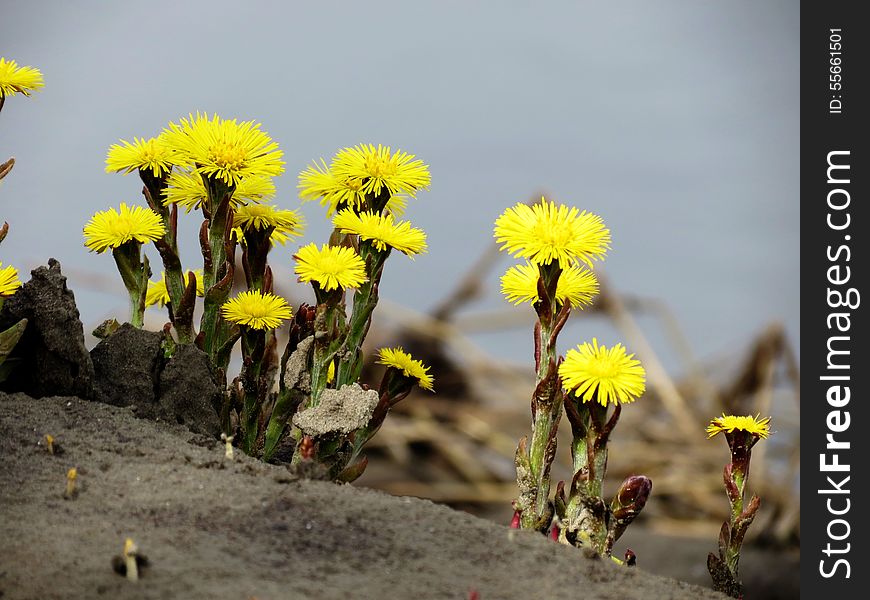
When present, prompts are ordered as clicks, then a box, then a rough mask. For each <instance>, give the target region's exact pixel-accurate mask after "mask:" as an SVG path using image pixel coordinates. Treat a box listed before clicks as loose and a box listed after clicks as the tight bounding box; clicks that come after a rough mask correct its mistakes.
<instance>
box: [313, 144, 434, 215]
mask: <svg viewBox="0 0 870 600" xmlns="http://www.w3.org/2000/svg"><path fill="white" fill-rule="evenodd" d="M430 181H431V176H430V175H429V167H427V166H426V165H425V164H424V163H423V161H421V160H415V158H414V156H413V155H411V154H407V153H405V152H402V151H401V150H399V151H397V152H395V153H393V152H391V150H390V148H389V147H384V146H378V147H377V148H375V147H374V146H372V145H370V144H360V145H358V146H354V147H353V148H344V149H343V150H340V151H339V152H338V153H336V155H335V156H334V157H333V159H332V163H331V164H330V165H329V166H327V164H326V161H324V160H323V159H320V161H319V162H318V161H315V162H314V163H312V164H311V165H309V166H308V168H306V169H305V170H304V171H302V172H301V173H300V174H299V196H300V198H302V199H303V200H305V201H307V200H320V203H321V204H322V205H324V206H328V207H329V214H332V213H334V212H336V211H338V210H341V209H343V208H352V209H354V210H355V211H356V212H360V211H363V210H365V209H366V208H367V206H366V200H367V195H378V194H380V192H381V190H382V189H383V188H387V190H388V191H389V193H390V200H389V201H388V202H387V206H386V210H388V211H389V212H390V213H392V214H395V215H401V214H402V213H403V212H404V210H405V206H406V205H407V199H406V197H405V196H404V195H405V194H407V195H409V196H411V197H414V196H415V194H416V193H417V190H419V189H425V188H428V187H429V184H430Z"/></svg>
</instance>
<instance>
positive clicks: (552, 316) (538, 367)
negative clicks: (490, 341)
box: [493, 198, 652, 556]
mask: <svg viewBox="0 0 870 600" xmlns="http://www.w3.org/2000/svg"><path fill="white" fill-rule="evenodd" d="M493 235H494V237H495V239H496V242H498V243H499V244H500V245H501V249H502V250H505V251H507V252H508V253H509V254H511V255H512V256H515V257H517V258H520V259H524V262H522V263H520V264H518V265H515V266H513V267H510V268H509V269H508V270H507V272H506V273H505V274H504V275H503V276H502V278H501V289H502V293H503V294H504V295H505V298H507V300H508V301H509V302H511V303H513V304H524V303H529V304H531V305H532V306H533V308H534V310H535V313H536V314H537V317H538V322H537V324H536V326H535V371H536V385H535V391H534V393H533V397H532V407H533V408H532V412H533V421H532V433H531V438H530V439H529V438H523V439H522V440H520V443H519V447H518V449H517V454H516V467H517V486H518V488H519V497H518V498H517V500H516V501H515V502H514V509H515V511H516V514H515V519H514V520H515V522H516V523H517V525H518V526H520V527H523V528H527V529H534V530H537V531H541V532H547V531H549V530H550V529H551V527H552V528H554V529H553V534H554V535H556V536H557V537H558V539H559V540H560V541H561V542H563V543H566V544H572V545H578V546H579V545H586V546H588V547H591V548H592V549H593V550H595V551H596V552H598V553H600V554H602V555H608V556H609V555H610V553H611V550H612V548H613V543H614V542H615V541H616V539H617V538H618V537H619V536H620V535H621V534H622V532H623V531H624V530H625V527H627V525H628V524H629V523H630V522H631V521H632V520H633V519H634V517H635V516H636V515H637V514H638V513H639V512H640V510H641V509H642V508H643V506H644V504H645V503H646V500H647V498H648V497H649V494H650V492H651V490H652V482H651V481H650V480H649V479H648V478H646V477H644V476H634V477H632V478H629V479H627V480H626V481H625V482H623V485H622V486H621V487H620V490H619V491H618V492H617V495H616V496H615V498H614V500H613V503H612V504H611V505H607V504H606V503H605V502H604V501H603V499H602V498H601V495H602V484H603V480H604V474H605V468H606V464H607V441H608V439H609V436H610V432H611V431H612V430H613V427H614V426H615V425H616V422H617V420H618V418H619V414H620V411H621V408H622V405H623V404H628V403H630V402H633V401H634V400H636V399H637V398H639V397H640V396H642V395H643V393H644V391H645V377H646V374H645V372H644V369H643V366H642V365H641V364H640V361H638V360H637V359H635V358H634V355H633V354H629V353H628V352H627V351H626V349H625V347H624V346H623V345H622V344H619V343H617V344H615V345H613V346H611V347H609V348H608V347H607V346H605V345H599V343H598V340H597V339H593V340H592V343H591V344H590V343H588V342H586V343H583V344H581V345H579V346H578V347H577V348H575V349H571V350H569V351H568V353H567V355H566V356H565V358H564V360H562V359H560V358H559V355H558V349H557V338H558V335H559V333H560V331H561V330H562V328H563V327H564V325H565V323H566V321H567V319H568V317H569V316H570V313H571V311H572V310H579V309H582V308H584V307H588V306H590V305H591V304H592V303H593V301H594V298H595V296H596V295H597V294H598V291H599V284H598V280H597V278H596V277H595V274H594V273H593V271H592V268H593V267H594V263H595V262H596V261H599V260H601V259H603V258H604V257H605V255H606V254H607V251H608V249H609V248H610V243H611V238H610V231H609V230H608V229H607V227H605V225H604V221H603V220H602V219H601V217H600V216H598V215H595V214H593V213H589V212H586V211H580V210H578V209H577V208H574V207H569V206H565V205H562V204H557V203H555V202H553V201H551V200H547V199H546V198H541V200H540V202H536V203H534V204H532V205H531V206H530V205H527V204H521V203H520V204H516V205H515V206H513V207H510V208H508V209H507V210H505V211H504V213H502V214H501V215H500V216H499V217H498V219H496V221H495V227H494V231H493ZM563 406H564V410H565V413H566V415H567V417H568V420H569V421H570V423H571V429H572V432H573V435H574V441H573V443H572V445H571V453H572V459H573V465H574V477H573V479H572V482H571V486H570V487H569V488H567V489H566V488H565V486H564V484H560V485H559V486H558V489H557V493H556V498H555V500H551V499H550V487H551V482H550V468H551V465H552V462H553V459H554V457H555V454H556V433H557V429H558V424H559V421H560V419H561V415H562V410H563ZM554 516H555V518H556V523H557V524H556V525H554V524H553V520H554Z"/></svg>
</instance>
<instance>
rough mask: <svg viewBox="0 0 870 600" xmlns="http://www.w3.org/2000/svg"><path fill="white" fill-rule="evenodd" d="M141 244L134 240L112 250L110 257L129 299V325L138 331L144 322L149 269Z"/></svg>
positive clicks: (149, 275)
mask: <svg viewBox="0 0 870 600" xmlns="http://www.w3.org/2000/svg"><path fill="white" fill-rule="evenodd" d="M141 248H142V244H141V243H140V242H137V241H135V240H133V241H130V242H127V243H126V244H122V245H120V246H118V247H117V248H115V249H113V250H112V256H113V257H114V259H115V264H116V265H117V266H118V271H119V272H120V274H121V279H122V280H123V282H124V287H126V288H127V293H128V295H129V298H130V324H131V325H133V326H134V327H137V328H139V329H141V328H142V325H143V324H144V322H145V295H146V293H147V291H148V278H149V277H151V269H150V268H149V266H148V257H147V256H142V255H141Z"/></svg>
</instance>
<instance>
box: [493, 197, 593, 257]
mask: <svg viewBox="0 0 870 600" xmlns="http://www.w3.org/2000/svg"><path fill="white" fill-rule="evenodd" d="M494 236H495V239H496V241H497V242H498V243H500V244H502V246H501V249H502V250H507V251H508V252H509V253H510V254H511V255H513V256H517V257H520V258H527V259H528V260H530V261H531V262H533V263H535V264H539V265H549V264H550V263H551V262H553V261H554V260H555V261H557V262H558V263H559V265H560V266H561V267H562V268H563V269H565V268H567V267H568V266H569V265H572V264H576V263H577V262H578V261H579V262H583V263H585V264H586V265H588V266H589V267H590V268H591V267H592V261H593V260H597V259H600V258H603V257H604V255H605V254H606V253H607V249H608V248H609V246H610V231H608V229H607V228H606V227H605V226H604V221H602V220H601V217H599V216H598V215H594V214H592V213H588V212H586V211H583V212H580V211H578V210H577V209H576V208H574V207H571V208H569V207H567V206H565V205H564V204H559V205H556V203H554V202H550V201H548V200H546V199H545V198H541V201H540V202H538V203H536V204H534V205H533V206H528V205H527V204H523V203H519V204H517V205H516V206H514V207H511V208H508V209H507V210H505V211H504V213H502V214H501V216H500V217H499V218H498V219H496V221H495V232H494Z"/></svg>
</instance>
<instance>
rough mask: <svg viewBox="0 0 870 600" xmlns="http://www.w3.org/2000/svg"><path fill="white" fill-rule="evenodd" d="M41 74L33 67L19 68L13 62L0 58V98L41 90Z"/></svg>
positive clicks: (42, 84)
mask: <svg viewBox="0 0 870 600" xmlns="http://www.w3.org/2000/svg"><path fill="white" fill-rule="evenodd" d="M44 85H45V83H44V82H43V81H42V73H40V72H39V69H36V68H34V67H19V66H18V63H16V62H15V61H14V60H6V59H5V58H3V57H2V56H0V98H5V97H6V96H14V95H15V94H24V95H25V96H29V95H30V92H32V91H35V90H38V89H40V88H42V87H43V86H44Z"/></svg>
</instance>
